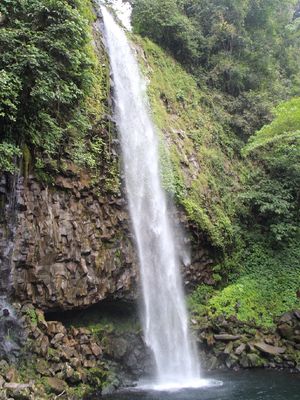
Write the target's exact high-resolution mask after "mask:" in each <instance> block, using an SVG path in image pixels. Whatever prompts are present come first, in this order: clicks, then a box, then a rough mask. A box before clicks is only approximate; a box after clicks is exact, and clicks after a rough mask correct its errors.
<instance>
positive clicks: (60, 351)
mask: <svg viewBox="0 0 300 400" xmlns="http://www.w3.org/2000/svg"><path fill="white" fill-rule="evenodd" d="M15 308H18V309H19V312H18V315H19V323H20V325H22V327H23V331H24V334H25V335H26V337H27V341H26V343H25V346H24V347H23V349H22V352H21V353H20V354H19V361H18V363H16V362H13V363H11V362H10V360H9V358H6V359H5V358H2V360H1V361H0V400H6V399H16V400H20V399H22V400H44V399H55V398H58V397H59V398H61V399H68V400H71V399H79V398H80V399H82V398H83V397H84V396H85V395H87V394H89V393H90V392H94V391H97V392H99V393H100V394H101V393H109V392H111V391H114V390H115V389H116V388H118V387H120V386H126V385H133V382H135V381H136V380H137V379H138V378H139V377H141V376H145V375H146V374H148V373H150V371H151V370H152V363H151V355H150V354H149V352H148V351H147V349H146V348H145V345H144V342H143V339H142V336H141V333H140V331H139V330H136V331H130V332H124V333H116V332H114V331H112V330H111V329H109V328H107V327H105V326H104V327H103V328H102V329H101V330H97V331H93V330H90V329H88V328H85V327H78V328H77V327H73V326H70V327H66V326H64V325H63V323H61V322H59V321H46V320H45V316H44V313H43V312H42V311H41V310H38V309H35V308H34V307H33V306H32V305H25V306H23V307H21V306H20V305H15Z"/></svg>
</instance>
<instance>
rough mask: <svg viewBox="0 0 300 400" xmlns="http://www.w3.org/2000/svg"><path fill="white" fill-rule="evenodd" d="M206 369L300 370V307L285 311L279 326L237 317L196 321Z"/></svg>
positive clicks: (278, 322) (278, 323) (206, 318)
mask: <svg viewBox="0 0 300 400" xmlns="http://www.w3.org/2000/svg"><path fill="white" fill-rule="evenodd" d="M193 322H194V326H195V327H196V326H197V327H198V326H199V328H196V329H195V330H196V334H197V337H198V344H199V348H200V354H201V361H202V365H203V367H204V368H206V369H216V368H231V369H235V370H238V369H240V368H262V367H263V368H274V369H288V370H291V371H295V372H300V311H298V310H296V311H293V312H289V313H286V314H284V315H283V316H282V317H281V318H280V319H279V320H278V321H277V327H276V329H275V330H274V329H270V330H268V329H262V328H259V327H257V326H255V325H252V324H245V323H242V322H240V321H238V320H237V319H235V318H230V319H226V318H223V317H219V318H216V319H210V318H208V317H205V318H203V319H202V320H201V322H200V321H195V320H194V321H193Z"/></svg>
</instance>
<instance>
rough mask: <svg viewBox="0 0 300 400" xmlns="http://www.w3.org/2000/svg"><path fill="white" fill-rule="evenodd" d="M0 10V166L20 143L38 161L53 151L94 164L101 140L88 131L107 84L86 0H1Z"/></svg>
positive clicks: (39, 164)
mask: <svg viewBox="0 0 300 400" xmlns="http://www.w3.org/2000/svg"><path fill="white" fill-rule="evenodd" d="M0 13H1V22H0V32H1V34H0V136H1V139H2V142H1V146H0V155H1V157H0V158H1V162H0V169H1V170H6V171H12V170H13V169H14V164H15V158H16V157H18V156H19V155H20V153H21V152H24V148H25V149H26V151H27V153H31V155H32V156H33V159H34V164H35V167H36V168H38V169H44V168H45V165H47V166H48V169H49V168H50V169H52V170H56V169H57V168H59V167H61V166H62V165H61V163H59V162H58V161H59V160H60V159H61V158H66V159H69V160H71V161H74V162H76V163H77V164H79V165H83V166H84V165H87V166H89V167H90V168H96V163H97V161H96V160H97V159H98V157H99V153H100V150H101V149H103V147H104V146H103V140H102V139H101V135H92V136H91V133H90V131H91V127H92V126H93V125H95V124H96V123H98V124H99V123H101V118H102V117H103V114H104V112H105V109H106V102H107V96H108V90H109V89H108V86H107V67H106V64H105V62H104V61H103V60H99V59H98V58H97V57H96V56H95V51H94V49H93V48H92V45H91V28H90V22H91V21H93V19H94V18H95V17H94V14H93V12H92V8H91V3H90V1H89V0H68V1H62V0H42V1H40V0H25V1H21V0H3V1H1V4H0ZM101 61H102V62H101ZM24 158H25V157H24Z"/></svg>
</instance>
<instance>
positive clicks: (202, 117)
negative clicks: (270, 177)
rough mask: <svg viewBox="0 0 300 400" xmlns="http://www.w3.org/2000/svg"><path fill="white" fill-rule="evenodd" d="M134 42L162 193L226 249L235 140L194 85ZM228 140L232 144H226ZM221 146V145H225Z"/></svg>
mask: <svg viewBox="0 0 300 400" xmlns="http://www.w3.org/2000/svg"><path fill="white" fill-rule="evenodd" d="M133 40H134V41H135V42H136V43H137V44H138V45H139V46H140V47H141V48H142V49H143V57H141V59H140V61H141V65H142V69H143V72H144V75H146V77H147V78H148V79H149V85H148V96H149V99H150V104H151V109H152V113H153V119H154V121H155V124H156V126H157V127H158V129H159V136H160V161H161V169H162V170H161V175H162V183H163V186H164V188H165V189H166V190H167V191H168V192H169V193H170V194H172V196H174V198H175V199H176V201H177V203H178V204H180V205H182V206H183V207H184V208H185V210H186V212H187V215H188V217H189V219H190V220H191V221H193V222H194V223H196V225H197V226H198V228H199V229H200V230H202V231H203V232H205V234H206V236H207V238H208V241H210V242H211V244H212V245H213V246H215V247H217V248H219V249H223V250H224V249H225V248H226V247H227V246H229V245H230V244H232V242H233V241H234V229H233V223H234V219H235V215H236V208H237V207H236V204H235V202H234V199H233V197H232V196H231V194H232V192H238V191H239V190H240V181H241V180H242V179H243V178H242V177H241V175H242V174H244V173H246V171H245V168H244V167H243V166H242V165H241V164H242V162H241V161H240V160H238V159H237V158H234V156H233V154H235V151H234V150H233V148H234V147H235V146H236V143H235V141H234V138H233V137H232V138H230V135H228V134H227V133H226V134H225V132H224V130H223V128H222V126H221V124H220V123H218V122H217V121H218V118H216V116H215V113H217V112H218V108H217V106H215V108H214V110H213V112H212V108H211V106H206V105H205V104H209V103H210V94H209V93H206V92H204V91H201V90H199V88H198V86H197V83H196V81H195V79H194V78H193V77H192V76H191V75H189V74H188V73H187V72H186V71H184V70H183V69H182V67H181V66H180V65H179V64H178V63H177V62H175V61H174V60H173V59H172V58H171V57H169V56H168V55H167V54H166V53H165V52H163V51H162V50H161V49H160V48H159V47H158V46H156V45H155V44H153V43H152V42H151V41H150V40H148V39H141V38H139V37H137V36H134V37H133ZM231 139H232V140H231ZM224 142H226V145H224Z"/></svg>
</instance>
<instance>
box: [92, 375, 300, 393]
mask: <svg viewBox="0 0 300 400" xmlns="http://www.w3.org/2000/svg"><path fill="white" fill-rule="evenodd" d="M206 378H211V379H217V380H221V381H223V385H222V386H219V387H204V388H201V389H190V390H181V391H176V392H171V393H170V392H169V393H167V392H156V391H148V392H140V391H138V390H136V391H135V390H133V391H132V390H130V391H123V392H120V393H117V394H114V395H110V396H105V397H104V399H106V400H300V374H288V373H284V372H272V371H243V372H237V373H233V372H227V373H215V374H211V375H208V376H206ZM94 399H96V397H94Z"/></svg>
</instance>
